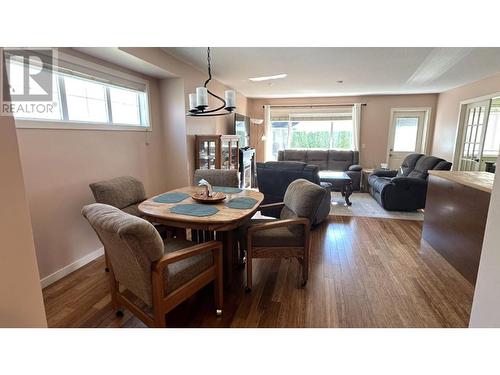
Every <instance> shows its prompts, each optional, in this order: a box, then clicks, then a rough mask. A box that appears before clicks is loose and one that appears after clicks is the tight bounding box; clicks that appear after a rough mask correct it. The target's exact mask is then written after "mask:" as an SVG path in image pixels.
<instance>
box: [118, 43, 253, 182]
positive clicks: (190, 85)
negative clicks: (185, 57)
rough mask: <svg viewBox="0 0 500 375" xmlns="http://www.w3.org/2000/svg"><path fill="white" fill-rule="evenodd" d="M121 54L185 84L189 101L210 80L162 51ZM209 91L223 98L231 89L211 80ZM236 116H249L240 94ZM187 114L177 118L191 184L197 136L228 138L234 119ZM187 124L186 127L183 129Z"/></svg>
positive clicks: (136, 50)
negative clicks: (184, 140) (213, 135)
mask: <svg viewBox="0 0 500 375" xmlns="http://www.w3.org/2000/svg"><path fill="white" fill-rule="evenodd" d="M121 50H123V51H125V52H127V53H129V54H131V55H133V56H135V57H138V58H140V59H141V60H143V61H147V62H148V63H150V64H153V65H155V66H157V67H160V68H162V69H164V70H165V71H168V72H169V73H170V74H172V75H174V76H176V77H179V78H181V79H182V80H183V83H184V91H183V92H182V94H183V96H184V98H187V96H188V94H189V93H192V92H195V91H196V87H199V86H202V85H203V83H204V82H205V80H206V79H207V72H206V71H200V70H198V69H197V68H195V67H193V66H191V65H188V64H186V63H185V62H183V61H181V60H179V59H177V58H175V57H174V56H172V55H170V54H168V53H167V52H165V51H164V50H162V49H160V48H121ZM209 88H210V91H212V92H213V93H215V94H216V95H219V96H222V97H223V96H224V91H225V90H228V89H230V87H228V86H225V85H223V84H222V83H220V82H219V81H217V80H216V79H213V78H212V81H210V84H209ZM209 105H210V106H215V105H219V102H218V101H217V100H215V99H213V98H211V97H209ZM236 105H237V109H236V112H238V113H241V114H243V115H247V114H248V101H247V98H246V97H245V96H243V95H241V94H240V93H238V92H237V93H236ZM183 108H184V110H185V112H187V110H188V109H189V108H188V103H187V100H185V103H184V107H183ZM185 112H183V113H179V114H178V116H177V119H176V121H177V124H179V126H181V127H182V126H185V128H186V137H187V141H186V142H187V149H186V151H187V171H188V178H189V181H190V182H191V180H192V177H193V174H194V150H195V147H194V139H195V137H194V136H195V135H196V134H228V133H231V132H232V127H231V120H232V116H215V117H189V116H187V117H186V116H185ZM183 124H185V125H183Z"/></svg>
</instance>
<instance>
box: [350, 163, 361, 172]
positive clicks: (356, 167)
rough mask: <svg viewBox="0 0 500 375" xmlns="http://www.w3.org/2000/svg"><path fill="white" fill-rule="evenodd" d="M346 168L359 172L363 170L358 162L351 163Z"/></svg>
mask: <svg viewBox="0 0 500 375" xmlns="http://www.w3.org/2000/svg"><path fill="white" fill-rule="evenodd" d="M348 170H350V171H353V172H360V171H361V170H363V167H362V166H361V165H359V164H353V165H351V166H350V167H349V168H348Z"/></svg>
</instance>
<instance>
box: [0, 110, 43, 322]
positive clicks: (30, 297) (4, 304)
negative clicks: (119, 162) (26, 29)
mask: <svg viewBox="0 0 500 375" xmlns="http://www.w3.org/2000/svg"><path fill="white" fill-rule="evenodd" d="M0 171H1V173H2V183H1V184H0V207H2V209H1V210H0V238H1V239H2V243H1V247H0V296H2V298H1V299H0V327H46V326H47V320H46V318H45V310H44V307H43V299H42V291H41V288H40V282H39V277H38V268H37V264H36V257H35V246H34V243H33V234H32V231H31V223H30V214H29V209H28V203H27V201H26V196H25V191H24V182H23V175H22V170H21V162H20V158H19V149H18V144H17V137H16V130H15V127H14V120H13V118H12V117H7V116H0Z"/></svg>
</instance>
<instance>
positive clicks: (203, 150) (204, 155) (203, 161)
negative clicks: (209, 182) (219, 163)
mask: <svg viewBox="0 0 500 375" xmlns="http://www.w3.org/2000/svg"><path fill="white" fill-rule="evenodd" d="M198 160H199V162H198V164H199V165H200V169H208V142H207V141H203V142H200V145H199V154H198Z"/></svg>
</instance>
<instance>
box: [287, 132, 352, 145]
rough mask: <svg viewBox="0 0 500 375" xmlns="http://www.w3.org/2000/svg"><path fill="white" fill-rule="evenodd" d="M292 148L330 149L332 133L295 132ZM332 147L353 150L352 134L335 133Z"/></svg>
mask: <svg viewBox="0 0 500 375" xmlns="http://www.w3.org/2000/svg"><path fill="white" fill-rule="evenodd" d="M290 143H291V144H290V146H291V147H292V148H330V132H328V131H318V132H304V131H294V132H292V137H291V140H290ZM332 147H333V148H338V149H350V148H351V132H349V131H334V132H333V133H332Z"/></svg>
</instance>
